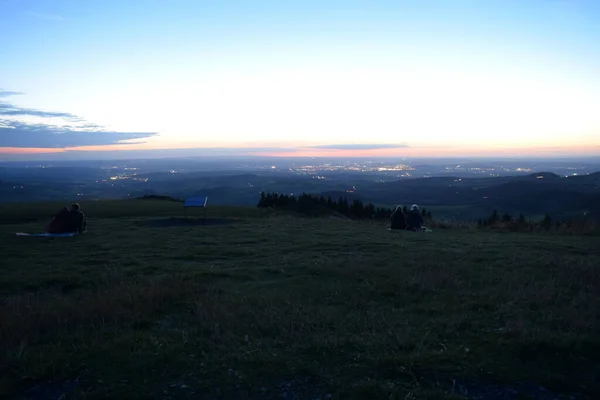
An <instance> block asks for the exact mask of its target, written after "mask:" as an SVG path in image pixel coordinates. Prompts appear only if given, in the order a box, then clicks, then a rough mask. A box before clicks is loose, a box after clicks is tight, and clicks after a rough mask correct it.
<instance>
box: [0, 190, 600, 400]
mask: <svg viewBox="0 0 600 400" xmlns="http://www.w3.org/2000/svg"><path fill="white" fill-rule="evenodd" d="M55 206H56V205H51V206H48V207H47V208H44V207H43V206H42V207H30V206H27V207H29V208H28V209H27V210H25V209H21V208H19V206H12V208H11V210H10V211H7V210H3V211H0V216H2V218H3V219H2V218H0V220H3V221H5V222H8V223H5V224H4V225H0V235H1V236H0V237H1V240H0V254H1V255H2V259H1V261H0V265H1V268H0V295H1V296H2V303H1V304H0V343H1V344H2V346H1V349H0V398H38V399H42V398H43V399H56V398H59V397H60V396H61V395H63V396H64V397H63V398H65V399H96V398H123V399H149V398H157V399H179V398H182V399H186V398H194V399H221V398H223V399H243V398H256V399H276V398H283V399H296V398H297V399H326V398H339V399H435V398H437V399H454V398H456V399H458V398H470V399H475V398H485V399H512V398H515V399H526V398H538V399H546V398H547V399H553V398H557V397H558V396H559V394H564V395H567V394H569V395H573V396H576V397H575V398H600V384H599V383H598V381H597V377H598V376H600V362H599V360H600V336H599V333H600V329H599V328H600V321H599V318H600V317H599V312H600V298H599V290H600V271H599V270H598V268H599V266H600V262H599V261H600V254H599V252H598V244H599V243H598V238H594V237H572V236H565V237H561V236H548V235H540V236H538V235H531V234H517V233H494V232H489V233H488V232H482V231H477V230H475V231H470V230H456V231H453V230H444V231H440V232H432V233H427V234H424V233H423V234H414V233H410V232H400V233H392V232H389V231H387V230H385V227H384V226H382V225H381V224H374V223H366V222H352V221H347V220H338V219H295V218H289V217H287V218H286V217H268V216H266V215H265V214H263V213H257V212H256V210H244V209H227V208H216V209H213V211H211V213H210V214H209V220H213V221H220V222H219V223H218V224H206V225H203V224H193V223H183V222H181V221H180V220H178V219H175V218H171V217H179V216H180V211H181V210H180V205H177V204H172V203H167V202H165V203H162V202H150V203H148V202H146V203H139V202H131V201H126V202H107V203H95V204H94V205H93V206H92V205H87V204H85V205H84V210H85V211H86V213H87V214H88V215H89V216H90V218H91V220H90V231H89V233H87V234H86V235H82V236H79V237H74V238H57V239H48V238H24V237H15V236H13V234H14V232H16V231H34V230H35V231H40V230H43V222H46V221H45V219H44V218H45V216H44V215H43V214H42V211H44V210H46V209H47V210H54V208H56V207H55ZM94 207H95V208H94ZM36 210H37V211H36ZM35 212H37V213H38V214H39V216H38V217H35V218H34V217H32V216H31V215H32V214H31V213H35ZM48 212H49V214H52V213H53V211H48ZM38 214H35V215H38ZM46 216H47V215H46ZM5 217H6V218H5ZM46 219H47V218H46ZM26 221H37V222H26ZM164 221H168V223H165V222H164ZM180 222H181V223H180ZM34 396H38V397H34ZM511 396H512V397H511Z"/></svg>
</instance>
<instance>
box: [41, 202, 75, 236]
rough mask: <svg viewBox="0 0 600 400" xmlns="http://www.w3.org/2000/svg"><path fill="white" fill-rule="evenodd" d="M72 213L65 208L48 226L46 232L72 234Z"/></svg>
mask: <svg viewBox="0 0 600 400" xmlns="http://www.w3.org/2000/svg"><path fill="white" fill-rule="evenodd" d="M69 214H70V211H69V209H68V208H67V207H63V208H62V209H61V210H60V211H59V212H57V213H56V215H55V216H54V218H52V221H50V223H49V224H48V227H47V228H46V231H47V232H48V233H70V232H72V231H71V227H70V225H71V224H70V218H69Z"/></svg>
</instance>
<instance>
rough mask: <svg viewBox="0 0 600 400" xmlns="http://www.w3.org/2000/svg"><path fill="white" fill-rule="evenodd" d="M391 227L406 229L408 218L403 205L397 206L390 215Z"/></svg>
mask: <svg viewBox="0 0 600 400" xmlns="http://www.w3.org/2000/svg"><path fill="white" fill-rule="evenodd" d="M390 220H391V224H390V229H402V230H404V229H406V219H405V218H404V210H403V209H402V206H397V207H396V209H395V210H394V212H392V215H391V216H390Z"/></svg>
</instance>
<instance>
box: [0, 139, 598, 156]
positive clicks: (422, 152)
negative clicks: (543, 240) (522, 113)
mask: <svg viewBox="0 0 600 400" xmlns="http://www.w3.org/2000/svg"><path fill="white" fill-rule="evenodd" d="M279 146H281V147H288V148H289V147H292V146H284V145H281V144H279ZM214 147H219V148H229V149H233V150H234V149H240V150H241V152H243V153H246V154H248V155H253V156H263V157H346V158H351V157H374V158H377V157H452V156H506V157H510V156H525V155H548V156H551V155H553V154H560V153H569V154H573V155H581V156H594V155H600V145H588V146H585V145H578V146H569V147H566V146H565V147H562V146H552V147H551V146H548V147H542V146H538V147H497V146H496V147H493V146H490V147H486V148H481V147H465V146H462V147H406V148H386V149H370V150H346V149H315V148H310V147H296V148H295V150H294V151H281V152H278V151H273V152H264V151H261V150H262V149H261V148H260V147H257V146H256V144H255V145H254V146H248V147H239V146H235V147H234V146H214ZM253 147H254V148H256V151H253V150H252V148H253ZM171 149H199V150H200V149H210V147H206V146H204V147H202V146H185V145H171V146H168V145H167V146H160V147H158V146H156V145H151V144H148V143H143V144H121V145H107V146H85V147H68V148H17V147H0V154H8V155H26V154H57V153H66V152H70V151H82V152H92V151H95V152H109V151H117V152H118V151H123V150H129V151H135V150H158V151H160V150H171Z"/></svg>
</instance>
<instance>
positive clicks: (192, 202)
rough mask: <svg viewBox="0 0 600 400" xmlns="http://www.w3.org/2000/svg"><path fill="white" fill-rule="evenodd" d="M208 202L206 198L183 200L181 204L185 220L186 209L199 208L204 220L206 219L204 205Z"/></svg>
mask: <svg viewBox="0 0 600 400" xmlns="http://www.w3.org/2000/svg"><path fill="white" fill-rule="evenodd" d="M207 202H208V197H190V198H188V199H185V202H184V203H183V215H184V216H185V218H186V219H187V209H188V207H200V208H204V219H206V203H207Z"/></svg>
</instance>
